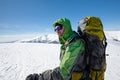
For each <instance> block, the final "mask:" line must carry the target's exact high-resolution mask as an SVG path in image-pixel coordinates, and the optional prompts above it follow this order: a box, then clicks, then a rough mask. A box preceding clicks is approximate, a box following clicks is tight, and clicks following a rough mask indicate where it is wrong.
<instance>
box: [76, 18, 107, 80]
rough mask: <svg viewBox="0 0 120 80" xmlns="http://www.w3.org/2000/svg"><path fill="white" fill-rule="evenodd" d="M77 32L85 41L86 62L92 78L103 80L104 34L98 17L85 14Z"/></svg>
mask: <svg viewBox="0 0 120 80" xmlns="http://www.w3.org/2000/svg"><path fill="white" fill-rule="evenodd" d="M78 33H79V35H80V36H81V38H82V39H83V40H84V41H85V45H86V47H85V48H86V54H87V55H86V63H87V66H88V68H89V71H90V72H89V77H90V78H91V79H92V80H104V72H105V69H106V54H105V51H106V46H107V42H106V36H105V34H104V30H103V25H102V22H101V20H100V18H99V17H95V16H87V17H85V18H83V19H82V20H80V22H79V24H78Z"/></svg>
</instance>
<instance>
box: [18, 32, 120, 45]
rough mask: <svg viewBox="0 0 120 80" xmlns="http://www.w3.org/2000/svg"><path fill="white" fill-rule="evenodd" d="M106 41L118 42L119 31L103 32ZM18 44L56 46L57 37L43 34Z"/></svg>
mask: <svg viewBox="0 0 120 80" xmlns="http://www.w3.org/2000/svg"><path fill="white" fill-rule="evenodd" d="M105 34H106V37H107V40H109V39H111V40H115V41H120V37H119V36H120V31H105ZM16 42H19V43H54V44H58V43H59V41H58V36H57V35H56V34H45V35H44V34H43V35H40V36H37V37H34V38H31V39H23V40H18V41H16Z"/></svg>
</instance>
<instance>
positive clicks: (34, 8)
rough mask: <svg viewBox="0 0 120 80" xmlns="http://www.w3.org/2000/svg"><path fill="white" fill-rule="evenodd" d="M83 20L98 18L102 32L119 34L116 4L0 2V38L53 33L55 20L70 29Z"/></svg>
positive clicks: (91, 0) (99, 0)
mask: <svg viewBox="0 0 120 80" xmlns="http://www.w3.org/2000/svg"><path fill="white" fill-rule="evenodd" d="M85 16H98V17H100V18H101V20H102V22H103V25H104V29H105V30H120V22H119V21H120V0H0V35H2V36H3V35H14V34H15V35H17V34H39V33H54V30H53V27H52V24H53V22H54V21H55V20H57V19H58V18H62V17H66V18H68V19H70V21H71V24H72V27H73V29H74V30H75V29H77V24H78V21H79V20H80V19H81V18H82V17H85Z"/></svg>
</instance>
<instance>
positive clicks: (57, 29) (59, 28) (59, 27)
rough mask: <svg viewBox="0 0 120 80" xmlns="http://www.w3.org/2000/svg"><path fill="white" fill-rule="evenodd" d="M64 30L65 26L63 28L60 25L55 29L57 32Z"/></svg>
mask: <svg viewBox="0 0 120 80" xmlns="http://www.w3.org/2000/svg"><path fill="white" fill-rule="evenodd" d="M62 29H63V26H61V25H58V26H56V27H55V29H54V30H55V31H60V30H62Z"/></svg>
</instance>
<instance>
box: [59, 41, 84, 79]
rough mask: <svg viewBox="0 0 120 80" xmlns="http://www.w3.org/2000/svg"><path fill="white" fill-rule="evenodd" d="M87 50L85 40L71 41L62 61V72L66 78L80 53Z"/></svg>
mask: <svg viewBox="0 0 120 80" xmlns="http://www.w3.org/2000/svg"><path fill="white" fill-rule="evenodd" d="M84 50H85V47H84V42H83V41H82V40H77V41H74V42H72V43H70V44H69V45H68V46H67V48H66V51H65V54H64V57H63V59H62V61H61V63H60V73H61V75H62V77H63V78H64V79H66V78H67V77H69V76H70V75H71V73H70V72H71V69H72V67H73V65H74V62H75V61H76V59H77V56H78V55H79V53H81V52H83V51H84Z"/></svg>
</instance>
